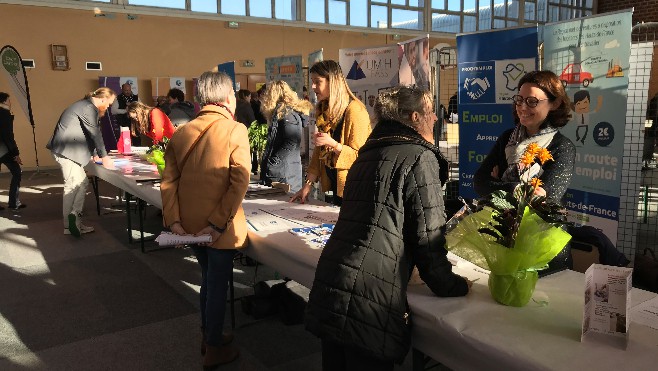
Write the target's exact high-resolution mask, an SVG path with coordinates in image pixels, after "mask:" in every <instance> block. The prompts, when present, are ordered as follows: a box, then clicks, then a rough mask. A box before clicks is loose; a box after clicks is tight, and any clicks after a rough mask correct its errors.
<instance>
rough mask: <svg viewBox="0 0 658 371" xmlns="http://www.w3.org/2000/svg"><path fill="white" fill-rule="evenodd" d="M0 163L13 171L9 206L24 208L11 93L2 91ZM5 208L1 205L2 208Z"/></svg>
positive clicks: (21, 163)
mask: <svg viewBox="0 0 658 371" xmlns="http://www.w3.org/2000/svg"><path fill="white" fill-rule="evenodd" d="M0 164H3V165H5V166H6V167H7V169H9V171H10V172H11V183H10V184H9V208H10V209H13V210H18V209H22V208H24V207H25V206H27V205H25V204H24V203H21V201H20V200H19V199H18V190H19V188H20V186H21V165H23V161H21V156H20V153H19V151H18V146H17V145H16V141H15V140H14V115H12V113H11V101H10V100H9V94H7V93H2V92H0ZM3 209H4V208H3V207H2V206H0V210H3Z"/></svg>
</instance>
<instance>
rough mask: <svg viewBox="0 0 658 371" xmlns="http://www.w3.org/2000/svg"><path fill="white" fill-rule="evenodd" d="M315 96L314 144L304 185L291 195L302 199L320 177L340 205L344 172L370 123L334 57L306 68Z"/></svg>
mask: <svg viewBox="0 0 658 371" xmlns="http://www.w3.org/2000/svg"><path fill="white" fill-rule="evenodd" d="M309 76H310V77H311V81H312V88H313V91H314V92H315V94H316V95H317V98H318V104H317V107H316V113H315V124H316V126H317V128H318V132H317V133H316V134H315V137H314V138H313V142H314V144H315V148H314V149H313V155H312V156H311V159H310V161H309V164H308V169H307V174H306V181H305V182H304V186H303V187H302V189H300V190H299V191H298V192H297V193H295V194H294V195H293V196H292V198H291V199H290V201H291V202H293V201H297V200H299V201H300V202H302V203H304V202H306V200H307V199H308V195H309V193H310V191H311V186H312V185H313V183H315V182H316V181H318V180H319V181H320V184H321V185H322V191H323V192H328V191H332V192H333V200H332V203H333V204H334V205H337V206H340V204H341V203H342V199H343V189H344V188H345V180H346V179H347V172H348V171H349V169H350V167H352V164H353V163H354V161H355V160H356V158H357V156H358V154H359V149H360V148H361V146H362V145H363V144H364V143H365V142H366V139H368V136H369V135H370V132H371V131H372V127H371V126H370V117H369V116H368V111H367V110H366V106H365V105H364V104H363V103H362V102H361V101H360V100H359V99H358V98H357V97H356V96H355V95H354V93H352V91H351V90H350V88H349V86H347V81H346V80H345V77H343V72H342V70H341V68H340V65H339V64H338V63H337V62H336V61H332V60H325V61H320V62H317V63H315V64H314V65H313V66H311V68H310V69H309Z"/></svg>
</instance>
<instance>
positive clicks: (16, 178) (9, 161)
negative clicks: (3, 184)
mask: <svg viewBox="0 0 658 371" xmlns="http://www.w3.org/2000/svg"><path fill="white" fill-rule="evenodd" d="M0 163H1V164H3V165H5V166H6V167H7V169H9V172H11V183H10V184H9V207H10V208H15V207H16V206H18V205H17V203H18V189H19V188H20V186H21V165H19V164H18V162H16V161H14V156H10V155H9V154H6V155H4V156H2V157H0Z"/></svg>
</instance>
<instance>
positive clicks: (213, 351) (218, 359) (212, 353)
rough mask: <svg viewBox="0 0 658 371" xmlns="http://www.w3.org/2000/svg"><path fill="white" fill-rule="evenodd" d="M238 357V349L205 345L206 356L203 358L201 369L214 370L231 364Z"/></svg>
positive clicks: (228, 346)
mask: <svg viewBox="0 0 658 371" xmlns="http://www.w3.org/2000/svg"><path fill="white" fill-rule="evenodd" d="M239 355H240V351H239V350H238V348H236V347H234V346H232V345H222V346H218V347H215V346H212V345H206V355H205V356H204V357H203V369H204V370H205V371H208V370H214V369H215V368H216V367H217V366H220V365H225V364H227V363H231V362H233V361H234V360H235V359H236V358H238V356H239Z"/></svg>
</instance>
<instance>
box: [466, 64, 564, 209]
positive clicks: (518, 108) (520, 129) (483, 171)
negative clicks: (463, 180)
mask: <svg viewBox="0 0 658 371" xmlns="http://www.w3.org/2000/svg"><path fill="white" fill-rule="evenodd" d="M570 107H571V103H570V101H569V97H568V96H567V94H566V92H565V91H564V87H563V86H562V83H561V82H560V79H559V78H558V77H557V76H556V75H555V74H554V73H553V72H550V71H534V72H530V73H528V74H526V75H525V76H524V77H522V78H521V80H520V81H519V93H518V94H517V95H515V96H514V121H515V123H516V125H515V126H514V128H512V129H509V130H507V131H505V132H503V133H502V134H501V135H500V136H499V137H498V141H497V142H496V144H495V145H494V147H493V148H492V149H491V152H489V155H488V156H487V157H486V158H485V160H484V161H483V162H482V164H481V165H480V168H479V169H478V170H477V172H476V173H475V177H474V179H473V186H474V188H475V192H477V193H478V194H479V195H480V196H486V195H488V194H490V193H491V192H493V191H496V190H499V189H500V190H505V191H509V192H511V191H513V190H514V187H515V186H516V185H517V184H519V182H520V180H519V175H520V171H519V170H520V168H519V159H520V158H521V155H522V154H523V152H524V151H525V148H526V146H527V145H528V144H530V143H533V142H534V143H537V144H538V145H539V146H540V147H544V148H547V149H548V150H549V151H550V152H551V154H552V155H553V161H548V162H547V163H546V164H544V166H543V167H542V168H543V173H541V175H540V176H539V179H540V180H541V181H542V184H543V186H542V187H539V188H537V192H536V193H537V194H539V195H545V196H546V198H547V200H548V201H551V202H555V203H560V200H561V199H562V197H563V196H564V193H565V192H566V190H567V187H568V186H569V183H571V176H572V174H573V168H574V162H575V159H576V146H574V144H573V143H572V142H571V140H569V138H567V137H566V136H564V135H562V134H561V133H560V132H559V131H558V128H561V127H563V126H565V125H566V124H567V122H569V120H570V119H571V110H570Z"/></svg>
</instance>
